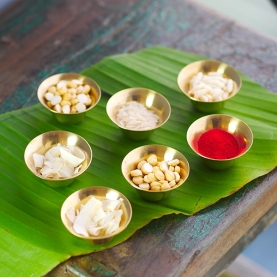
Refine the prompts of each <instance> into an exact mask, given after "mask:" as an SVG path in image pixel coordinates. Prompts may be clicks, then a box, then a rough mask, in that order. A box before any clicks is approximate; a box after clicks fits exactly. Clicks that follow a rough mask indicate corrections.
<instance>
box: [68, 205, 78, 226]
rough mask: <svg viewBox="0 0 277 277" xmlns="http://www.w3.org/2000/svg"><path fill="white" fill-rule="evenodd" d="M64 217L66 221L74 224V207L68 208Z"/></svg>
mask: <svg viewBox="0 0 277 277" xmlns="http://www.w3.org/2000/svg"><path fill="white" fill-rule="evenodd" d="M66 217H67V218H68V220H69V221H70V222H71V223H74V221H75V219H76V214H75V207H72V208H70V209H69V210H68V211H67V212H66Z"/></svg>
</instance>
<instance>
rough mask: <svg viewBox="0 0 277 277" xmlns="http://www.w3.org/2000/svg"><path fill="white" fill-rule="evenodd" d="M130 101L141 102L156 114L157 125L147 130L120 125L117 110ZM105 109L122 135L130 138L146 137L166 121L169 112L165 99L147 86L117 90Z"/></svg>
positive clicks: (139, 138) (168, 105) (140, 138)
mask: <svg viewBox="0 0 277 277" xmlns="http://www.w3.org/2000/svg"><path fill="white" fill-rule="evenodd" d="M130 101H136V102H138V103H142V104H144V105H145V106H146V107H147V109H149V110H152V111H153V112H154V113H155V114H156V115H158V117H159V120H158V124H157V126H156V127H155V128H152V129H147V130H132V129H126V128H124V127H123V126H121V125H120V124H119V123H118V121H117V113H118V110H119V109H120V108H121V107H122V106H124V105H125V104H126V103H127V102H130ZM106 111H107V114H108V116H109V118H110V119H111V120H112V121H113V122H114V123H115V124H116V125H117V126H118V127H119V128H120V130H121V131H122V133H123V135H125V136H126V137H127V138H129V139H132V140H143V139H147V138H148V137H149V136H151V135H152V134H153V132H154V131H155V130H156V129H158V128H159V127H161V126H162V125H163V124H165V123H166V122H167V120H168V119H169V117H170V114H171V107H170V104H169V102H168V101H167V99H166V98H165V97H164V96H162V95H161V94H160V93H158V92H156V91H153V90H150V89H147V88H128V89H124V90H121V91H119V92H117V93H116V94H114V95H113V96H112V97H111V98H110V99H109V101H108V103H107V106H106Z"/></svg>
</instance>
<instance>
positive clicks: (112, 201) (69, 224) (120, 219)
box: [61, 186, 132, 244]
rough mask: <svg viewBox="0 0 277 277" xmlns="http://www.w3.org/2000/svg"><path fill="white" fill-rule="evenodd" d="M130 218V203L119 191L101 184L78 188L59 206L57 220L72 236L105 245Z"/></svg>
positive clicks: (121, 229)
mask: <svg viewBox="0 0 277 277" xmlns="http://www.w3.org/2000/svg"><path fill="white" fill-rule="evenodd" d="M131 218H132V206H131V204H130V202H129V200H128V199H127V197H126V196H125V195H123V194H122V193H121V192H119V191H117V190H115V189H112V188H108V187H102V186H92V187H87V188H83V189H80V190H78V191H75V192H74V193H72V194H71V195H69V196H68V197H67V198H66V199H65V201H64V203H63V204H62V207H61V219H62V222H63V224H64V226H65V227H66V229H67V230H68V231H69V232H70V233H71V234H72V235H74V236H76V237H78V238H81V239H85V240H90V241H91V242H92V243H93V244H105V243H107V242H109V241H110V240H111V239H112V238H113V237H114V236H116V235H118V234H119V233H121V232H122V231H124V230H125V229H126V228H127V227H128V225H129V223H130V221H131Z"/></svg>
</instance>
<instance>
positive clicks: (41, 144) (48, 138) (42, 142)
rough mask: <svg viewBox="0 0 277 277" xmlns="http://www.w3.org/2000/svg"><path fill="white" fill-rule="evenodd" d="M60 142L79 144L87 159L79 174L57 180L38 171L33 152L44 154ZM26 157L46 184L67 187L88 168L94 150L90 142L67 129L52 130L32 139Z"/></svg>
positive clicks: (32, 170) (31, 168)
mask: <svg viewBox="0 0 277 277" xmlns="http://www.w3.org/2000/svg"><path fill="white" fill-rule="evenodd" d="M58 143H60V144H61V145H62V146H69V145H71V146H77V147H79V148H80V149H81V150H82V151H83V152H84V153H85V160H84V161H83V163H82V168H81V169H80V171H79V172H78V173H77V174H75V175H73V176H72V177H70V178H65V179H57V180H54V179H51V178H44V177H43V176H42V175H41V174H40V173H39V172H38V171H37V169H36V167H35V165H34V159H33V154H34V153H37V154H41V155H44V154H45V152H46V151H48V150H49V149H50V148H52V147H53V146H55V145H57V144H58ZM24 159H25V163H26V165H27V167H28V168H29V169H30V171H31V172H32V173H33V174H34V175H35V176H37V177H38V178H40V179H41V180H42V181H43V183H44V184H46V185H47V186H49V187H54V188H57V187H66V186H68V185H70V184H71V183H72V182H73V181H74V180H75V179H76V178H77V177H78V176H80V175H81V174H83V173H84V172H85V171H86V170H87V168H88V167H89V165H90V163H91V160H92V150H91V147H90V145H89V144H88V142H87V141H86V140H85V139H84V138H82V137H81V136H79V135H77V134H74V133H71V132H67V131H50V132H47V133H43V134H41V135H39V136H37V137H35V138H34V139H33V140H31V141H30V143H29V144H28V145H27V147H26V149H25V153H24Z"/></svg>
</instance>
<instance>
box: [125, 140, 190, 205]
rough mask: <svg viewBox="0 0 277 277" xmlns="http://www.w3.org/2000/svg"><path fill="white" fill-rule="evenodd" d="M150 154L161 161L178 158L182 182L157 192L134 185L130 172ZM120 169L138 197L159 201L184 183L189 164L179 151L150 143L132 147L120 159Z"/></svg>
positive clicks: (187, 174)
mask: <svg viewBox="0 0 277 277" xmlns="http://www.w3.org/2000/svg"><path fill="white" fill-rule="evenodd" d="M150 154H156V155H157V157H158V159H159V161H162V160H165V161H170V160H173V159H179V160H180V163H181V165H182V167H181V173H180V175H181V179H183V182H181V183H179V184H178V185H176V186H174V187H172V188H171V189H169V190H165V191H158V192H157V191H151V190H143V189H141V188H139V187H138V186H137V185H135V184H134V183H133V182H132V180H131V176H130V172H131V171H132V170H133V169H135V168H136V166H137V164H138V163H139V161H141V160H143V159H144V158H145V157H146V156H148V155H150ZM121 171H122V174H123V176H124V178H125V179H126V181H127V182H128V183H129V184H130V185H131V186H132V187H133V188H135V189H136V191H137V193H138V194H139V196H140V197H142V198H144V199H146V200H150V201H160V200H162V199H165V198H167V197H168V196H169V195H170V194H171V193H172V191H173V190H175V189H176V188H178V187H180V186H181V185H183V184H184V182H185V181H186V180H187V178H188V176H189V172H190V166H189V162H188V160H187V159H186V157H185V156H184V155H183V154H182V153H181V152H179V151H177V150H175V149H173V148H171V147H168V146H165V145H156V144H152V145H145V146H140V147H138V148H136V149H133V150H132V151H131V152H129V153H128V154H127V155H126V156H125V157H124V159H123V161H122V164H121Z"/></svg>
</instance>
